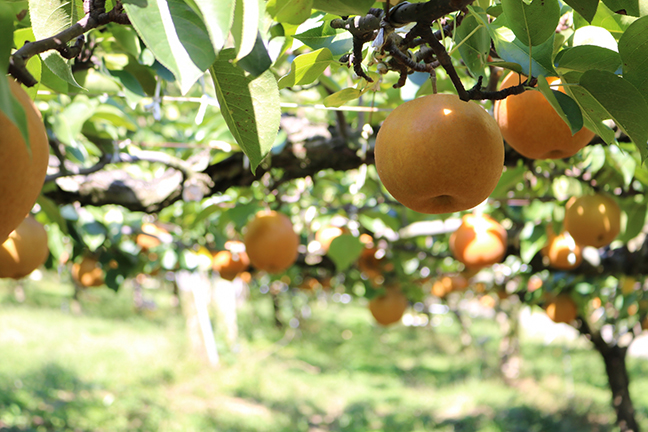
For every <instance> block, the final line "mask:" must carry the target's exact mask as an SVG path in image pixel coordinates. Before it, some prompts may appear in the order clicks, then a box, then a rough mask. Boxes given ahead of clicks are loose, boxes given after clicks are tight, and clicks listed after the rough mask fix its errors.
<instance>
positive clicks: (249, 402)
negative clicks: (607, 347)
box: [0, 276, 648, 432]
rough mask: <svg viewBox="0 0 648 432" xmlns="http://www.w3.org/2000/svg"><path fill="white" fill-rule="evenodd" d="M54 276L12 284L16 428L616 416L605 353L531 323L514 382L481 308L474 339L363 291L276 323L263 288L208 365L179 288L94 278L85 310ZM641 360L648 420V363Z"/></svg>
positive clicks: (2, 327)
mask: <svg viewBox="0 0 648 432" xmlns="http://www.w3.org/2000/svg"><path fill="white" fill-rule="evenodd" d="M47 279H48V280H47V281H42V282H34V281H26V282H25V283H24V293H25V298H24V300H23V301H22V302H18V301H17V300H16V298H15V295H14V290H15V285H14V284H12V283H8V282H0V431H2V432H7V431H12V432H14V431H15V432H18V431H25V432H26V431H30V432H31V431H56V432H61V431H66V432H67V431H75V432H76V431H83V432H86V431H88V432H90V431H93V432H95V431H96V432H98V431H105V432H121V431H124V432H126V431H128V432H132V431H142V432H143V431H160V432H169V431H178V432H180V431H182V432H192V431H218V432H228V431H237V432H238V431H241V432H243V431H245V432H248V431H249V432H252V431H254V432H274V431H278V432H279V431H281V432H298V431H304V432H324V431H354V432H364V431H385V432H392V431H407V432H422V431H447V432H450V431H479V432H495V431H506V432H516V431H520V432H522V431H524V432H527V431H530V432H534V431H537V432H545V431H564V432H581V431H582V432H585V431H588V432H593V431H601V432H603V431H614V430H617V429H616V428H615V427H614V426H613V419H614V417H613V412H612V410H611V408H610V406H609V399H610V393H609V391H608V389H607V382H606V378H605V373H604V368H603V363H602V361H601V360H600V358H599V357H598V354H597V353H595V352H594V351H592V350H590V349H589V348H588V344H587V342H586V341H583V340H582V339H577V340H569V338H552V339H553V341H552V342H551V343H550V344H547V343H546V342H547V340H546V339H547V337H546V336H543V337H532V336H525V337H523V338H522V357H523V361H522V367H521V375H520V378H519V379H518V380H517V381H516V383H515V384H514V385H506V384H505V383H504V381H503V380H502V379H501V378H500V374H499V366H498V362H499V359H498V354H497V353H498V346H499V341H500V330H499V327H498V326H497V324H496V323H495V322H494V321H493V320H486V319H474V320H473V322H472V326H471V327H470V332H471V333H472V335H473V337H474V342H473V343H472V344H471V345H470V346H468V347H467V348H462V346H461V343H460V337H459V335H460V328H459V326H458V325H457V323H456V321H454V320H453V319H451V318H450V315H446V316H441V317H438V319H435V323H436V324H437V325H436V326H429V325H428V326H426V327H405V326H403V325H398V326H394V327H392V328H388V329H384V328H380V327H377V326H375V325H374V324H373V322H372V320H371V318H370V316H369V314H368V311H367V310H366V308H365V307H363V306H362V305H360V304H359V303H358V302H356V301H352V302H351V303H349V304H341V303H336V302H333V301H331V299H330V298H329V299H328V300H326V301H324V300H323V299H320V300H316V299H314V298H313V299H311V300H310V302H309V303H308V304H309V305H310V309H311V316H310V317H309V318H308V319H304V320H302V321H301V323H300V325H299V327H298V329H291V328H289V329H288V330H285V329H284V330H278V329H276V328H275V327H274V325H273V319H272V303H271V300H270V298H268V297H267V295H266V296H263V295H261V294H260V293H258V292H253V293H252V294H253V295H252V301H250V302H247V303H246V305H245V306H244V307H243V308H242V309H241V310H240V315H239V320H240V322H239V325H240V344H239V346H238V352H236V353H233V352H231V351H229V350H227V349H226V348H225V346H224V344H223V343H222V341H221V340H220V339H219V341H218V348H219V351H220V353H221V364H220V366H219V367H218V368H210V367H209V366H207V365H206V364H205V362H204V361H202V360H201V359H200V358H197V357H196V356H195V355H194V354H193V353H192V351H191V349H190V344H189V342H188V340H187V337H186V331H185V328H184V319H183V318H182V316H181V314H180V312H179V311H178V310H177V309H176V308H174V307H173V304H172V301H171V295H170V293H169V292H168V291H166V290H147V291H146V292H145V296H146V298H147V299H150V300H154V301H155V303H156V305H157V306H158V307H157V309H156V310H154V311H149V312H146V313H136V312H134V310H133V307H132V292H131V291H130V289H129V288H128V287H124V289H122V290H121V291H120V292H119V293H118V294H114V293H113V292H112V291H109V290H107V289H103V288H102V289H97V290H92V291H89V292H87V293H84V294H83V295H82V296H81V298H80V303H81V312H79V311H74V310H75V308H74V307H73V306H71V303H70V296H71V294H72V289H71V287H70V286H69V285H67V284H65V283H59V282H57V281H56V277H55V276H52V277H49V276H48V278H47ZM307 302H308V298H307V296H306V295H304V294H299V295H298V296H297V297H295V298H293V301H292V304H293V305H297V306H298V308H300V309H301V308H302V307H303V306H304V305H305V304H306V303H307ZM286 303H287V302H284V305H285V306H286V309H285V310H283V313H284V314H286V315H287V314H288V313H289V312H290V310H291V307H288V305H287V304H286ZM72 311H74V312H72ZM525 334H527V333H526V332H525ZM629 368H630V374H631V380H632V384H631V394H632V396H633V398H634V402H635V406H636V408H637V411H638V417H639V419H640V421H641V423H642V426H643V428H644V429H645V430H648V391H647V390H648V374H647V373H646V372H648V361H646V360H643V359H639V358H631V359H629Z"/></svg>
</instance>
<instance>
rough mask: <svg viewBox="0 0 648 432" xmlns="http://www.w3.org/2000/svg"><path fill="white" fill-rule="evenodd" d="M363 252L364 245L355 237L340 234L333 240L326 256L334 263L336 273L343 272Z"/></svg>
mask: <svg viewBox="0 0 648 432" xmlns="http://www.w3.org/2000/svg"><path fill="white" fill-rule="evenodd" d="M363 250H364V245H363V244H362V242H361V241H360V240H359V239H358V238H357V237H355V236H353V235H351V234H342V235H341V236H338V237H336V238H334V239H333V241H332V242H331V246H330V247H329V250H328V253H327V255H328V257H329V258H331V261H333V262H334V263H335V268H336V270H337V271H344V270H346V269H348V268H349V267H350V266H351V265H352V264H353V263H354V262H356V261H358V258H360V254H361V253H362V251H363Z"/></svg>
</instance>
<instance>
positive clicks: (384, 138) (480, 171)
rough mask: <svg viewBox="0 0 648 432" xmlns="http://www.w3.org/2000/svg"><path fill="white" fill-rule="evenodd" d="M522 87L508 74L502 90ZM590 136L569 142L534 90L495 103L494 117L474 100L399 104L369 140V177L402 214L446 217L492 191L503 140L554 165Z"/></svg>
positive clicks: (443, 97) (442, 98) (445, 97)
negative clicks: (372, 174)
mask: <svg viewBox="0 0 648 432" xmlns="http://www.w3.org/2000/svg"><path fill="white" fill-rule="evenodd" d="M522 81H523V77H521V76H520V75H518V74H517V73H510V74H509V75H508V76H506V78H505V79H504V80H503V82H502V84H501V88H507V87H511V86H513V85H516V84H519V83H520V82H522ZM547 82H548V83H549V84H550V85H558V84H559V83H560V82H559V80H558V79H556V78H551V79H548V80H547ZM558 90H559V91H562V92H564V90H563V89H562V88H561V87H558ZM593 137H594V133H593V132H591V131H589V130H587V129H585V128H583V129H581V130H580V131H578V132H577V133H576V134H574V135H572V133H571V130H570V128H569V127H568V126H567V124H566V123H565V122H564V121H563V120H562V119H561V118H560V116H559V115H558V114H557V113H556V111H555V110H554V108H553V107H552V106H551V105H550V104H549V102H548V101H547V99H546V98H545V97H544V96H543V95H542V93H540V92H539V91H526V92H524V93H522V94H519V95H513V96H509V97H507V98H506V99H503V100H499V101H496V103H495V107H494V118H493V117H492V116H491V115H490V114H488V113H487V112H486V110H485V109H484V108H483V107H482V106H481V105H479V104H477V103H475V102H473V101H470V102H464V101H461V100H460V99H459V97H458V96H456V95H454V94H433V95H427V96H423V97H420V98H416V99H414V100H411V101H409V102H406V103H403V104H401V105H400V106H398V107H397V108H396V109H395V110H394V111H392V112H391V113H390V114H389V115H388V116H387V118H386V119H385V121H384V123H383V124H382V126H381V128H380V130H379V131H378V135H377V137H376V145H375V159H376V170H377V172H378V176H379V177H380V180H381V181H382V183H383V185H384V186H385V188H386V189H387V190H388V191H389V193H390V194H391V195H392V196H393V197H394V198H395V199H396V200H397V201H399V202H400V203H401V204H403V205H404V206H405V207H408V208H410V209H412V210H414V211H417V212H420V213H428V214H442V213H453V212H457V211H462V210H468V209H471V208H473V207H475V206H477V205H478V204H479V203H481V202H482V201H484V200H485V199H486V198H488V196H489V195H490V194H491V193H492V192H493V190H494V189H495V187H496V186H497V183H498V181H499V179H500V177H501V174H502V170H503V165H504V140H506V142H507V143H508V144H509V145H510V146H511V147H512V148H513V149H514V150H516V151H517V152H518V153H520V154H521V155H523V156H525V157H528V158H531V159H558V158H566V157H569V156H573V155H574V154H576V153H577V152H578V151H579V150H580V149H582V148H583V147H584V146H585V145H587V144H588V143H589V142H590V141H591V140H592V138H593Z"/></svg>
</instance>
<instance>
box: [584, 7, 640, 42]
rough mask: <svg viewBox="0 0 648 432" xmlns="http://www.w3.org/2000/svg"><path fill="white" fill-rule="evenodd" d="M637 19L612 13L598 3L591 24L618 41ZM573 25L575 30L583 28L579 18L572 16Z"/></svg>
mask: <svg viewBox="0 0 648 432" xmlns="http://www.w3.org/2000/svg"><path fill="white" fill-rule="evenodd" d="M636 19H637V18H635V17H630V16H625V15H619V14H616V13H614V12H612V11H611V10H610V9H609V8H608V7H607V6H605V4H604V3H599V6H598V9H597V10H596V15H594V19H593V20H592V22H591V24H592V25H593V26H598V27H603V28H604V29H606V30H607V31H609V32H610V33H612V35H613V36H614V37H615V38H616V39H619V38H620V37H621V36H622V35H623V32H625V31H626V29H627V28H628V27H629V26H630V24H632V23H633V22H634V21H635V20H636ZM574 24H575V25H576V28H577V29H578V28H580V27H583V25H582V24H583V23H581V22H579V16H578V15H576V16H574Z"/></svg>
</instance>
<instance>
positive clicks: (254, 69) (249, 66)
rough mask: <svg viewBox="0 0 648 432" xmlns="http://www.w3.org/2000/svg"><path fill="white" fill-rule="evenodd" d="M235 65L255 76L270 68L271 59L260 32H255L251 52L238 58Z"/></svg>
mask: <svg viewBox="0 0 648 432" xmlns="http://www.w3.org/2000/svg"><path fill="white" fill-rule="evenodd" d="M237 65H238V66H240V67H241V68H243V69H244V70H246V71H247V72H250V73H251V74H252V75H254V76H255V77H256V76H259V75H261V74H262V73H263V72H265V71H267V70H268V69H270V66H272V59H271V58H270V55H269V54H268V50H267V49H266V47H265V44H264V43H263V39H262V38H261V33H257V38H256V43H255V44H254V49H253V50H252V52H250V54H248V55H246V56H245V57H243V58H242V59H241V60H239V61H238V63H237Z"/></svg>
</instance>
